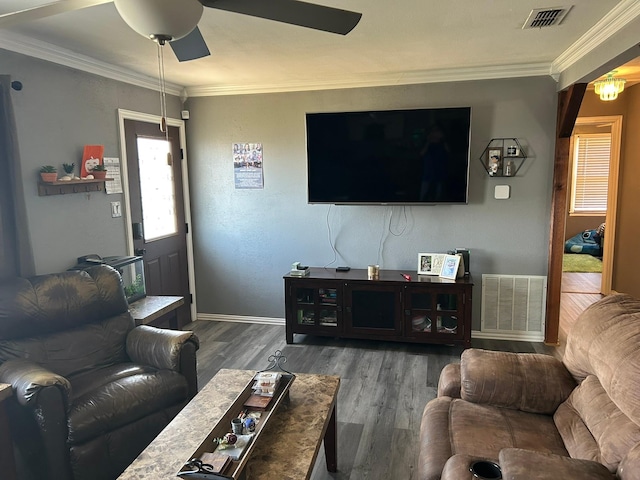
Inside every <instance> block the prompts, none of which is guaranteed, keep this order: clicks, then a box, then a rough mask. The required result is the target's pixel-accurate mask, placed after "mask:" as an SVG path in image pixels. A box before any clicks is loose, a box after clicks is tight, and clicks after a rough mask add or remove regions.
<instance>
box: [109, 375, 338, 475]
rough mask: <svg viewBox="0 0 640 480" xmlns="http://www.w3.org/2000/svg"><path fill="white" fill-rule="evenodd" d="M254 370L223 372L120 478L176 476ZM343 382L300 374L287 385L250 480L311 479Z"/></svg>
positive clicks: (250, 469)
mask: <svg viewBox="0 0 640 480" xmlns="http://www.w3.org/2000/svg"><path fill="white" fill-rule="evenodd" d="M255 373H256V372H255V371H253V370H227V369H222V370H220V371H219V372H218V373H217V374H216V375H215V376H214V377H213V378H212V379H211V381H210V382H209V383H207V385H205V386H204V388H202V390H200V392H198V394H197V395H196V397H195V398H194V399H193V400H191V402H189V404H188V405H187V406H186V407H184V409H183V410H182V411H181V412H180V413H179V414H178V415H177V416H176V417H175V418H174V419H173V421H172V422H171V423H170V424H169V425H168V426H167V427H166V428H165V429H164V430H163V431H162V432H160V434H159V435H158V437H156V439H155V440H154V441H153V442H152V443H151V444H150V445H149V446H148V447H147V448H146V449H145V450H144V451H143V452H142V453H141V454H140V455H139V456H138V458H137V459H136V460H135V461H134V462H133V463H132V464H131V465H130V466H129V467H128V468H127V469H126V470H125V471H124V473H123V474H122V475H121V476H120V477H118V478H119V480H145V479H149V480H151V479H153V480H158V479H165V478H166V479H175V478H178V477H177V476H176V473H177V472H178V470H180V468H181V467H182V465H183V464H184V462H186V461H187V460H189V458H190V456H191V454H192V453H193V452H194V451H195V450H196V449H197V448H198V447H199V446H200V444H201V443H202V441H203V440H204V439H205V438H206V437H207V435H208V434H209V432H210V431H211V429H212V428H213V426H214V425H215V424H216V423H217V422H218V420H220V418H222V416H223V415H224V414H225V412H226V411H227V409H228V408H229V407H230V406H231V405H232V404H233V402H234V400H235V399H236V397H237V396H238V394H240V392H242V390H243V389H244V388H245V386H246V385H247V383H248V382H249V381H250V380H251V379H252V378H253V376H254V375H255ZM339 385H340V377H336V376H331V375H315V374H304V373H300V374H296V379H295V381H294V382H293V384H292V385H291V388H290V389H289V395H290V398H291V402H290V404H288V405H287V404H286V402H285V404H283V405H280V407H279V408H278V411H277V412H276V413H275V414H274V415H272V416H271V418H270V420H269V423H268V424H267V425H266V426H265V428H264V430H263V431H262V433H261V434H260V438H259V439H258V441H257V443H256V445H255V447H254V449H253V452H252V454H251V460H250V461H249V462H248V463H247V466H246V468H245V472H246V479H247V480H267V479H282V478H296V479H303V478H309V476H310V475H311V471H312V470H313V465H314V463H315V460H316V457H317V455H318V450H319V448H320V444H321V443H322V438H323V436H324V432H325V430H326V427H327V425H328V423H329V418H330V414H331V412H332V410H333V407H334V405H335V402H336V397H337V394H338V387H339Z"/></svg>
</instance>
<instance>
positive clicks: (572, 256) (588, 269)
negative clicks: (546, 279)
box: [562, 253, 602, 273]
mask: <svg viewBox="0 0 640 480" xmlns="http://www.w3.org/2000/svg"><path fill="white" fill-rule="evenodd" d="M562 271H563V272H579V273H601V272H602V259H600V258H597V257H594V256H591V255H586V254H578V253H565V254H564V256H563V257H562Z"/></svg>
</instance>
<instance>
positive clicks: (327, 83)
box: [185, 63, 550, 97]
mask: <svg viewBox="0 0 640 480" xmlns="http://www.w3.org/2000/svg"><path fill="white" fill-rule="evenodd" d="M544 75H550V64H549V63H527V64H515V65H493V66H479V67H461V68H447V69H435V70H420V71H411V72H390V73H379V74H362V75H356V76H352V77H350V78H344V77H341V78H333V79H327V78H325V79H323V80H322V81H316V82H304V83H278V84H271V85H240V84H238V85H202V86H197V87H186V88H185V91H186V93H187V96H188V97H210V96H220V95H249V94H258V93H282V92H303V91H311V90H335V89H342V88H363V87H386V86H391V85H412V84H421V83H441V82H463V81H469V80H494V79H499V78H515V77H536V76H544Z"/></svg>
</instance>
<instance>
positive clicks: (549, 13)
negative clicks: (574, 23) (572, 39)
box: [522, 7, 571, 29]
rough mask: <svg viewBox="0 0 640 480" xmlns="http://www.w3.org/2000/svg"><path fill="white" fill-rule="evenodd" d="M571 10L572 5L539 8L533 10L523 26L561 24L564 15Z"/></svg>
mask: <svg viewBox="0 0 640 480" xmlns="http://www.w3.org/2000/svg"><path fill="white" fill-rule="evenodd" d="M569 10H571V7H552V8H537V9H535V10H531V13H530V14H529V18H527V21H526V22H524V25H523V26H522V28H523V29H525V28H542V27H551V26H553V25H560V23H561V22H562V20H563V19H564V17H565V16H566V15H567V13H569Z"/></svg>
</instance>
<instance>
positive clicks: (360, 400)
mask: <svg viewBox="0 0 640 480" xmlns="http://www.w3.org/2000/svg"><path fill="white" fill-rule="evenodd" d="M185 329H186V330H193V331H194V332H196V334H197V335H198V337H199V339H200V345H201V346H200V350H199V351H198V381H199V385H200V388H202V387H203V386H204V385H205V384H206V383H207V382H208V381H209V380H210V379H211V378H212V377H213V375H215V373H216V372H217V371H218V370H219V369H220V368H238V369H248V370H260V369H263V368H265V367H266V366H267V365H268V362H267V358H268V357H269V355H271V354H272V353H273V352H275V351H276V350H281V351H282V352H283V353H284V355H286V357H287V363H286V366H285V368H287V369H289V370H290V371H292V372H300V373H321V374H329V375H339V376H340V378H341V383H340V391H339V394H338V405H337V415H338V470H339V471H338V473H335V474H330V473H328V472H327V471H326V467H325V463H324V461H325V460H324V450H323V449H322V448H321V449H320V452H319V454H318V460H317V461H316V466H315V469H314V471H313V475H312V476H311V479H312V480H329V479H344V480H347V479H348V480H356V479H357V480H361V479H362V480H364V479H367V480H377V479H380V480H382V479H385V480H386V479H400V478H402V479H405V480H410V479H412V478H416V473H417V472H416V469H417V461H418V435H419V430H420V421H421V417H422V410H423V408H424V406H425V404H426V403H427V402H428V401H429V400H431V399H432V398H434V397H435V396H436V387H437V384H438V377H439V375H440V370H442V367H443V366H444V365H446V364H447V363H450V362H456V361H459V359H460V353H461V352H462V348H460V347H447V346H438V345H420V344H409V343H395V342H378V341H364V340H337V339H333V338H326V337H311V336H304V335H296V336H295V343H294V344H293V345H287V344H286V343H285V331H284V326H272V325H256V324H243V323H227V322H210V321H202V320H199V321H195V322H192V323H190V324H189V325H187V326H186V327H185ZM473 346H474V347H478V348H488V349H492V350H505V351H519V352H538V353H551V351H552V350H553V348H551V347H546V346H545V345H543V344H541V343H535V344H534V343H529V342H509V341H499V340H473ZM300 428H304V425H301V426H300ZM292 455H295V447H292Z"/></svg>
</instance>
